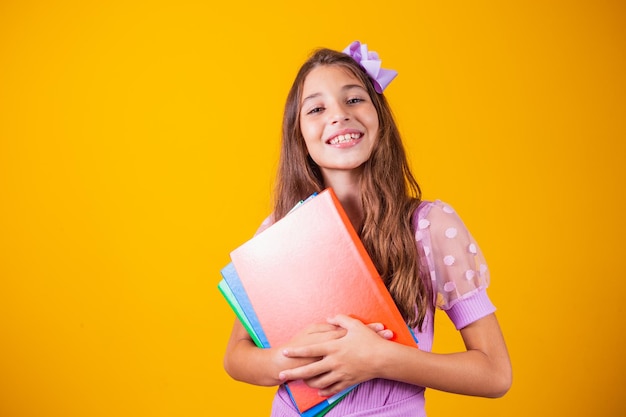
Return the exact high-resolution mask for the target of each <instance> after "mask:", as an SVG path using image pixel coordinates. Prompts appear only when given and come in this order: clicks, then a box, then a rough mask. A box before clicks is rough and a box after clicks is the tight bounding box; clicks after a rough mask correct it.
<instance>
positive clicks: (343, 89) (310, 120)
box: [300, 65, 378, 178]
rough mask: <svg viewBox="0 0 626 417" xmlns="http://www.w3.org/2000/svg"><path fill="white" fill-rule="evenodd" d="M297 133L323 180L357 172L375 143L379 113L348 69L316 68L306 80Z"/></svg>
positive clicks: (336, 67)
mask: <svg viewBox="0 0 626 417" xmlns="http://www.w3.org/2000/svg"><path fill="white" fill-rule="evenodd" d="M300 108H301V110H300V130H301V131H302V136H304V141H305V143H306V147H307V150H308V151H309V154H310V155H311V158H312V159H313V160H314V161H315V163H317V164H318V165H319V167H320V169H321V171H322V174H323V175H324V177H325V178H329V176H330V175H332V174H333V173H334V172H339V171H342V172H346V171H350V172H354V173H359V172H360V167H361V166H362V165H363V163H364V162H365V161H367V160H368V159H369V157H370V155H371V153H372V149H373V148H374V144H375V143H376V141H377V140H378V114H377V113H376V108H375V107H374V104H373V103H372V100H371V99H370V97H369V95H368V93H367V90H366V89H365V86H364V85H363V84H362V83H361V81H359V79H358V78H356V77H355V76H354V75H352V74H351V73H350V72H349V71H348V70H346V69H344V68H342V67H338V66H328V65H326V66H318V67H316V68H314V69H313V70H312V71H311V72H310V73H309V74H308V76H307V77H306V79H305V81H304V85H303V90H302V103H301V106H300Z"/></svg>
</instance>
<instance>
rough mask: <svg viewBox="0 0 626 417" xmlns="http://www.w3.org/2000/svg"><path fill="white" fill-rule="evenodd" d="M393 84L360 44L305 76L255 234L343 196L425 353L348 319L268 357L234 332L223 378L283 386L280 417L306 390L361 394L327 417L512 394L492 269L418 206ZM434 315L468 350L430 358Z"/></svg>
mask: <svg viewBox="0 0 626 417" xmlns="http://www.w3.org/2000/svg"><path fill="white" fill-rule="evenodd" d="M395 75H396V73H395V72H394V71H390V70H384V69H381V68H380V61H379V60H378V56H377V55H376V54H375V53H373V52H368V51H367V47H366V46H365V45H362V44H360V43H359V42H354V43H352V44H351V45H350V46H349V47H348V48H346V49H345V50H344V51H343V52H338V51H333V50H329V49H321V50H318V51H316V52H315V53H314V54H313V55H312V56H311V57H310V58H309V59H308V60H307V61H306V62H305V63H304V65H303V66H302V67H301V68H300V71H299V72H298V74H297V76H296V79H295V81H294V83H293V85H292V88H291V90H290V92H289V94H288V97H287V102H286V106H285V113H284V118H283V137H282V145H281V156H280V162H279V169H278V175H277V181H276V191H275V203H274V211H273V214H272V216H271V217H270V218H269V219H268V220H267V221H266V222H264V224H263V225H262V226H261V228H260V229H259V232H258V233H261V232H262V230H264V228H266V227H268V226H269V225H270V224H271V223H272V222H275V221H277V220H279V219H281V218H282V217H284V216H285V215H286V214H287V213H288V212H289V210H290V209H291V208H292V207H293V205H294V204H295V203H296V202H297V201H299V200H302V199H304V198H306V197H307V196H309V195H311V194H312V193H314V192H319V191H322V190H323V189H324V188H328V187H332V188H333V190H334V191H335V194H336V195H337V197H338V198H339V200H340V201H341V203H342V206H343V208H344V209H345V211H346V213H347V214H348V217H349V218H350V221H351V222H352V224H353V226H354V227H355V229H356V230H357V232H358V234H359V236H360V238H361V240H362V242H363V244H364V245H365V247H366V249H367V251H368V253H369V255H370V256H371V258H372V260H373V261H374V264H375V265H376V267H377V270H378V272H379V274H380V275H381V277H382V278H383V280H384V282H385V284H386V286H387V288H388V289H389V291H390V293H391V295H392V296H393V298H394V301H395V302H396V304H397V305H398V308H399V310H400V312H401V313H402V315H403V317H404V318H405V320H406V322H407V324H408V325H409V326H410V327H411V328H413V330H414V332H415V334H416V336H417V339H418V340H419V346H420V347H419V349H415V348H411V347H407V346H404V345H401V344H399V343H394V342H391V341H389V340H387V339H389V338H390V335H389V334H388V331H386V330H384V328H383V327H382V326H381V324H379V323H362V322H360V321H358V320H356V319H353V318H350V317H348V316H347V315H338V316H336V317H333V318H330V319H329V320H328V322H327V323H311V324H310V325H308V326H304V327H303V329H302V331H301V332H300V333H299V334H297V335H296V336H294V338H293V339H292V340H291V341H290V342H289V343H287V344H286V345H285V346H277V347H272V348H269V349H260V348H258V347H256V345H255V344H254V342H253V341H252V339H251V338H250V336H249V334H248V333H247V331H246V330H245V328H244V327H243V325H242V324H241V323H240V322H239V321H236V322H235V324H234V327H233V330H232V334H231V337H230V340H229V342H228V345H227V349H226V355H225V357H224V367H225V369H226V371H227V372H228V373H229V375H231V376H232V377H233V378H235V379H237V380H240V381H245V382H248V383H251V384H257V385H265V386H272V385H279V386H280V387H279V389H278V391H277V394H276V396H275V398H274V402H273V407H272V416H298V415H299V413H298V411H297V410H296V408H295V407H294V405H293V403H292V401H291V400H290V398H289V395H288V393H287V391H286V389H285V387H284V385H282V384H283V383H284V382H285V381H289V380H296V379H303V380H304V381H306V383H307V384H308V385H309V386H311V387H313V388H316V389H318V390H319V393H320V395H322V396H329V395H333V394H335V393H338V392H340V391H342V390H343V389H345V388H348V387H350V386H353V385H355V384H359V385H358V386H357V387H356V388H355V389H354V390H352V391H351V392H350V393H349V394H348V395H347V396H346V397H345V398H344V399H343V400H342V401H340V402H339V403H338V404H337V405H336V406H335V407H334V408H333V409H331V411H330V412H329V413H328V414H327V416H328V417H331V416H374V415H375V416H425V411H424V390H425V388H426V387H430V388H434V389H438V390H444V391H448V392H454V393H459V394H466V395H475V396H484V397H499V396H502V395H504V394H505V393H506V392H507V391H508V389H509V387H510V385H511V365H510V361H509V356H508V352H507V348H506V345H505V342H504V338H503V336H502V333H501V331H500V326H499V324H498V321H497V319H496V316H495V307H494V306H493V304H492V303H491V301H490V299H489V297H488V296H487V293H486V288H487V285H488V283H489V270H488V268H487V264H486V262H485V259H484V257H483V254H482V252H481V250H480V248H479V247H478V245H477V243H476V242H475V241H474V239H473V237H472V236H471V234H470V232H469V231H468V230H467V228H466V227H465V225H464V224H463V222H462V220H461V219H460V217H459V216H458V215H457V214H456V212H455V211H454V210H453V209H452V208H451V207H450V206H449V205H447V204H445V203H443V202H441V201H434V202H428V201H422V200H421V195H420V188H419V186H418V184H417V182H416V180H415V179H414V177H413V175H412V174H411V171H410V169H409V166H408V162H407V158H406V155H405V152H404V148H403V145H402V141H401V138H400V134H399V132H398V129H397V127H396V124H395V121H394V119H393V116H392V113H391V110H390V108H389V106H388V104H387V101H386V99H385V97H384V95H383V94H382V93H383V90H384V88H386V86H387V85H388V83H389V82H390V81H391V80H392V79H393V78H394V77H395ZM436 308H439V309H442V310H443V311H445V312H446V313H447V315H448V316H449V317H450V319H451V320H452V322H453V323H454V325H455V326H456V328H457V329H458V330H459V333H460V335H461V337H462V339H463V342H464V343H465V347H466V350H465V351H463V352H457V353H453V354H437V353H432V352H431V348H432V341H433V333H434V323H433V319H434V312H435V309H436ZM347 313H349V312H346V314H347Z"/></svg>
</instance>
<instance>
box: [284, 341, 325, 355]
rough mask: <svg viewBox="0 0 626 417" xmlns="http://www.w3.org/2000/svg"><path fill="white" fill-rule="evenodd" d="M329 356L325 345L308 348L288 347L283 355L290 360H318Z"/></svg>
mask: <svg viewBox="0 0 626 417" xmlns="http://www.w3.org/2000/svg"><path fill="white" fill-rule="evenodd" d="M327 354H328V349H327V348H325V347H324V344H316V345H307V346H293V347H292V346H288V347H286V348H284V349H283V355H284V356H286V357H288V358H318V357H323V356H326V355H327Z"/></svg>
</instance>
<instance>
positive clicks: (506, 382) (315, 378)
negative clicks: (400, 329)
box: [280, 314, 511, 397]
mask: <svg viewBox="0 0 626 417" xmlns="http://www.w3.org/2000/svg"><path fill="white" fill-rule="evenodd" d="M331 323H333V324H337V325H340V326H341V327H344V328H345V329H346V330H347V334H346V336H344V337H343V338H341V339H338V340H334V341H330V342H328V343H321V344H318V345H314V346H308V347H300V348H287V349H284V350H283V354H284V355H286V356H288V357H291V358H296V357H298V358H307V357H311V356H317V357H323V359H322V360H320V361H317V362H315V363H311V364H308V365H305V366H302V367H299V368H295V369H289V370H285V371H283V372H281V373H280V377H281V378H282V379H283V380H290V379H304V380H306V381H307V383H308V384H309V385H310V386H312V387H314V388H318V389H320V395H332V394H334V393H336V392H339V391H341V390H342V389H344V388H346V387H348V386H351V385H353V384H356V383H359V382H363V381H366V380H369V379H372V378H385V379H392V380H396V381H402V382H406V383H410V384H415V385H420V386H425V387H431V388H435V389H438V390H442V391H448V392H454V393H459V394H466V395H476V396H484V397H499V396H502V395H504V394H505V393H506V392H507V391H508V389H509V387H510V385H511V365H510V361H509V356H508V352H507V349H506V345H505V343H504V338H503V337H502V333H501V331H500V326H499V325H498V322H497V320H496V317H495V315H494V314H490V315H488V316H486V317H484V318H482V319H479V320H477V321H475V322H474V323H472V324H470V325H468V326H466V327H465V328H463V329H462V330H461V336H462V337H463V340H464V342H465V346H466V349H467V350H466V351H465V352H459V353H453V354H436V353H430V352H425V351H421V350H419V349H415V348H411V347H408V346H404V345H401V344H398V343H389V342H388V341H385V340H382V339H381V338H379V337H378V338H377V337H373V336H375V333H374V332H372V331H371V330H369V329H368V328H367V327H366V326H363V325H362V324H361V322H359V321H358V320H355V319H352V318H350V317H347V316H337V317H336V318H335V319H333V320H332V321H331ZM364 347H365V348H364Z"/></svg>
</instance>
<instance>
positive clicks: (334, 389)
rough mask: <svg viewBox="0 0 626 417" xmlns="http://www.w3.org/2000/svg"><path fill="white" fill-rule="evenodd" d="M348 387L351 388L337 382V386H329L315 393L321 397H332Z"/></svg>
mask: <svg viewBox="0 0 626 417" xmlns="http://www.w3.org/2000/svg"><path fill="white" fill-rule="evenodd" d="M350 387H351V385H348V384H346V383H343V382H339V383H337V384H333V385H331V386H328V387H326V388H323V389H321V390H319V391H318V392H317V393H318V395H320V396H321V397H332V396H333V395H335V394H338V393H340V392H341V391H343V390H345V389H348V388H350Z"/></svg>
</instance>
